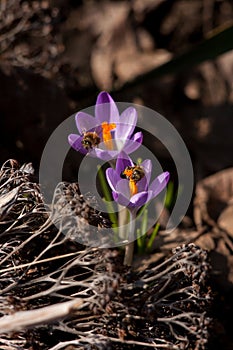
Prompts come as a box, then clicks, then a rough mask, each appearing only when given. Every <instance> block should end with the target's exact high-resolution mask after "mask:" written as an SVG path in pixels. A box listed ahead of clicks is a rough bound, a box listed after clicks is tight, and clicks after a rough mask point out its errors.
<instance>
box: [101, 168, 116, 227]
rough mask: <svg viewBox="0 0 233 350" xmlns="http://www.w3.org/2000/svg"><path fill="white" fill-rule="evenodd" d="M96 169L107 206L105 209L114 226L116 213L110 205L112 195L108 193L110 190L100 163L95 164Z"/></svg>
mask: <svg viewBox="0 0 233 350" xmlns="http://www.w3.org/2000/svg"><path fill="white" fill-rule="evenodd" d="M97 169H98V176H99V180H100V185H101V188H102V191H103V195H104V198H105V204H106V207H107V211H108V215H109V218H110V220H111V222H112V224H113V227H116V226H117V215H116V213H115V211H114V207H113V205H112V203H111V202H112V196H111V193H110V190H109V187H108V184H107V181H106V178H105V175H104V172H103V169H102V168H101V166H100V165H98V166H97Z"/></svg>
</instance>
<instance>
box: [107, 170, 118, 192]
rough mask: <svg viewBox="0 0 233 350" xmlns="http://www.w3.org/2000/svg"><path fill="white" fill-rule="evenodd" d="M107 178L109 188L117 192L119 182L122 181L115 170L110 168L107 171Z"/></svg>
mask: <svg viewBox="0 0 233 350" xmlns="http://www.w3.org/2000/svg"><path fill="white" fill-rule="evenodd" d="M106 178H107V181H108V184H109V186H110V187H111V189H112V190H113V191H116V186H117V182H118V181H119V180H120V176H119V175H118V174H117V172H116V171H115V170H114V169H113V168H108V169H107V170H106Z"/></svg>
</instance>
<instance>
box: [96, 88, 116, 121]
mask: <svg viewBox="0 0 233 350" xmlns="http://www.w3.org/2000/svg"><path fill="white" fill-rule="evenodd" d="M95 116H96V118H97V120H98V123H99V124H101V123H103V122H106V121H107V122H108V123H117V124H118V123H119V122H120V120H119V111H118V108H117V105H116V103H115V102H114V100H113V99H112V97H111V96H110V95H109V94H108V93H107V92H105V91H102V92H101V93H100V94H99V95H98V97H97V101H96V105H95Z"/></svg>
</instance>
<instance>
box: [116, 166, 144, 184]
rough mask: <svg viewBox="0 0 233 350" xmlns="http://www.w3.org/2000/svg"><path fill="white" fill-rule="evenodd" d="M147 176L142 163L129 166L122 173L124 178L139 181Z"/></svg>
mask: <svg viewBox="0 0 233 350" xmlns="http://www.w3.org/2000/svg"><path fill="white" fill-rule="evenodd" d="M144 176H145V172H144V169H143V167H141V166H140V165H135V166H127V167H126V168H125V170H124V171H123V172H122V173H121V177H122V178H126V179H128V180H130V181H134V182H138V181H140V180H141V179H142V178H143V177H144Z"/></svg>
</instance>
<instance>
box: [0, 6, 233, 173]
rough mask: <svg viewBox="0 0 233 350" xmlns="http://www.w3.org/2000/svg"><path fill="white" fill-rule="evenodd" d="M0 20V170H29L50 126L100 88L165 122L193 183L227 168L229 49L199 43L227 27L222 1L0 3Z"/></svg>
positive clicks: (230, 147) (232, 68)
mask: <svg viewBox="0 0 233 350" xmlns="http://www.w3.org/2000/svg"><path fill="white" fill-rule="evenodd" d="M0 17H1V19H0V162H1V163H2V162H3V161H5V160H6V159H8V158H16V159H18V160H19V161H21V162H25V161H32V162H33V164H34V166H35V167H38V164H39V161H40V156H41V153H42V151H43V147H44V145H45V143H46V141H47V139H48V137H49V135H50V134H51V133H52V132H53V130H54V129H55V127H56V126H58V125H59V123H60V122H61V121H62V120H64V119H66V118H67V117H68V116H70V115H71V114H72V113H74V112H76V111H78V110H80V109H81V108H84V107H87V106H89V105H91V104H94V103H95V100H96V96H97V94H98V92H99V91H100V90H107V91H109V92H111V93H112V96H113V97H114V98H115V99H116V100H117V101H125V102H135V103H140V104H144V105H145V106H147V107H150V108H153V109H155V110H156V111H158V112H159V113H161V114H162V115H164V116H165V117H166V118H168V119H169V120H170V121H171V122H172V123H173V124H174V125H175V126H176V127H177V129H178V130H179V131H180V133H181V135H182V137H183V138H184V140H185V141H186V143H187V146H188V148H189V150H190V153H191V155H192V158H193V162H194V167H195V172H196V174H197V177H198V178H202V177H203V176H205V175H208V174H210V173H213V172H215V171H217V170H220V169H223V168H225V167H229V166H231V165H232V160H233V152H232V151H233V137H232V127H233V109H232V103H233V90H232V87H233V51H231V50H230V49H229V45H228V46H227V42H225V40H226V41H227V40H228V41H229V34H228V39H227V37H226V39H225V37H224V36H223V37H222V39H221V40H220V41H216V42H215V41H211V42H210V43H209V42H208V40H209V38H211V37H213V36H215V35H216V34H217V35H218V34H219V33H220V34H221V33H224V30H226V29H227V28H232V27H231V26H232V24H233V2H232V1H231V0H193V1H191V0H187V1H185V0H172V1H170V0H144V1H140V0H134V1H133V0H132V1H108V0H105V1H94V0H88V1H78V0H50V1H49V0H41V1H22V0H21V1H20V0H1V2H0ZM231 41H232V39H231ZM200 43H202V44H203V43H204V46H198V45H200ZM205 43H206V45H207V46H206V47H205ZM208 45H209V46H208ZM230 45H231V44H230ZM232 45H233V44H232ZM225 46H226V47H227V49H226V48H225ZM230 48H231V47H230ZM192 50H195V57H196V58H195V59H193V57H194V56H193V54H192V52H193V51H192ZM203 51H206V53H207V54H206V57H204V58H203V57H202V56H203ZM187 52H188V53H189V52H190V53H189V54H188V55H187ZM219 52H220V53H221V52H225V53H223V54H221V55H219ZM182 55H184V56H182ZM177 56H178V57H181V61H180V63H179V62H178V65H177V64H173V65H172V64H171V66H169V65H168V68H167V69H166V65H165V67H164V64H166V63H167V62H168V63H172V62H173V59H174V58H176V57H177ZM182 57H183V58H182ZM208 58H212V59H208ZM195 60H196V61H195ZM182 62H183V63H182ZM160 67H162V69H160ZM169 67H170V68H169ZM156 69H157V70H156ZM155 70H156V72H155V73H156V74H153V72H154V71H155ZM150 72H151V73H150ZM144 74H145V76H144ZM138 76H140V77H141V78H140V79H137V77H138ZM135 79H136V80H135ZM127 84H128V85H127ZM154 147H156V144H155V145H154ZM160 157H162V158H163V157H164V159H166V154H165V153H164V154H163V150H161V154H160Z"/></svg>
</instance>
